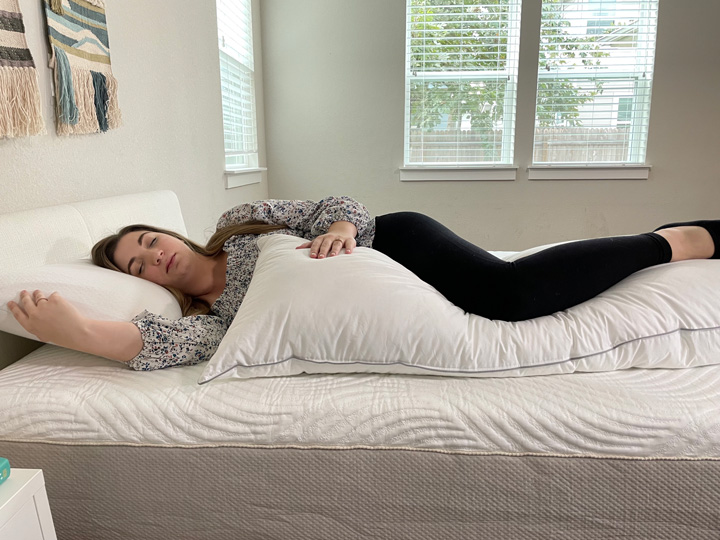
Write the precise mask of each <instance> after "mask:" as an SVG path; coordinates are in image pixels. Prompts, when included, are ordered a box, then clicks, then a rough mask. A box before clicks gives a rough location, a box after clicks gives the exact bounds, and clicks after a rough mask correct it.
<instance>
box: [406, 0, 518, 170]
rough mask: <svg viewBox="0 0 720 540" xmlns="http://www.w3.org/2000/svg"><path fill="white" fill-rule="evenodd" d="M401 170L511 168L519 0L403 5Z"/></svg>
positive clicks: (426, 0)
mask: <svg viewBox="0 0 720 540" xmlns="http://www.w3.org/2000/svg"><path fill="white" fill-rule="evenodd" d="M406 38H407V53H406V54H407V57H406V74H405V81H406V82H405V89H406V100H405V101H406V111H405V165H406V166H436V167H443V166H445V167H447V166H450V167H458V166H463V165H478V164H481V165H491V164H512V162H513V143H514V139H515V103H516V93H517V92H516V88H517V67H518V49H519V41H520V0H494V1H491V0H488V1H482V0H407V29H406Z"/></svg>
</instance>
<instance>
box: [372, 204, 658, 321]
mask: <svg viewBox="0 0 720 540" xmlns="http://www.w3.org/2000/svg"><path fill="white" fill-rule="evenodd" d="M376 226H377V231H376V233H375V240H374V241H373V248H374V249H376V250H378V251H381V252H382V253H384V254H385V255H387V256H389V257H390V258H392V259H394V260H395V261H397V262H399V263H400V264H402V265H403V266H404V267H405V268H407V269H408V270H410V271H412V272H413V273H415V274H416V275H417V276H418V277H419V278H420V279H422V280H423V281H425V282H427V283H429V284H430V285H432V286H433V287H435V288H436V289H437V290H438V291H440V293H442V294H443V295H444V296H445V297H446V298H447V299H448V300H450V301H451V302H452V303H453V304H455V305H456V306H458V307H460V308H462V309H464V310H465V311H467V312H469V313H474V314H476V315H481V316H483V317H486V318H488V319H499V320H504V321H521V320H525V319H532V318H534V317H540V316H542V315H549V314H551V313H555V312H557V311H561V310H563V309H567V308H569V307H572V306H575V305H577V304H580V303H581V302H584V301H585V300H589V299H590V298H593V297H594V296H596V295H598V294H599V293H601V292H602V291H604V290H606V289H608V288H609V287H611V286H612V285H614V284H616V283H617V282H619V281H620V280H622V279H624V278H626V277H627V276H629V275H630V274H632V273H633V272H637V271H638V270H642V269H643V268H647V267H649V266H653V265H656V264H661V263H666V262H670V259H671V257H672V250H671V248H670V244H669V243H668V242H667V240H665V239H664V238H663V237H662V236H660V235H658V234H655V233H646V234H638V235H635V236H621V237H613V238H598V239H593V240H581V241H577V242H570V243H567V244H562V245H559V246H555V247H552V248H548V249H545V250H543V251H540V252H538V253H535V254H533V255H529V256H527V257H524V258H522V259H519V260H517V261H515V262H506V261H503V260H502V259H499V258H497V257H495V256H494V255H491V254H490V253H488V252H487V251H485V250H483V249H481V248H479V247H477V246H475V245H473V244H471V243H470V242H468V241H466V240H463V239H462V238H460V237H459V236H458V235H456V234H455V233H453V232H452V231H451V230H450V229H448V228H447V227H445V226H444V225H442V224H441V223H438V222H437V221H435V220H434V219H432V218H430V217H428V216H425V215H423V214H418V213H415V212H397V213H393V214H386V215H384V216H379V217H377V218H376Z"/></svg>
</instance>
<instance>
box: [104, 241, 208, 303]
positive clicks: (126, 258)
mask: <svg viewBox="0 0 720 540" xmlns="http://www.w3.org/2000/svg"><path fill="white" fill-rule="evenodd" d="M196 255H197V254H196V253H195V252H194V251H193V250H192V249H190V248H189V247H188V246H187V244H185V242H183V241H182V240H179V239H177V238H175V237H174V236H170V235H168V234H163V233H156V232H151V231H133V232H129V233H127V234H126V235H125V236H123V237H122V238H120V240H119V241H118V244H117V248H116V249H115V254H114V256H113V262H114V263H115V264H116V265H117V267H118V268H120V269H121V270H122V271H123V272H126V273H128V274H130V275H132V276H137V277H140V278H142V279H147V280H148V281H152V282H153V283H157V284H158V285H166V286H171V287H176V288H178V289H180V290H184V289H185V285H186V283H187V280H188V277H189V276H190V274H191V271H192V266H193V262H194V260H195V256H196Z"/></svg>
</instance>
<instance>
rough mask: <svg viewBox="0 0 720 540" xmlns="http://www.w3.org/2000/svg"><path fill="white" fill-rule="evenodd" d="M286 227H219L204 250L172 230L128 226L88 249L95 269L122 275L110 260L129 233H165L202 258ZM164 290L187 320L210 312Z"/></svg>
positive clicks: (198, 303) (197, 302) (204, 304)
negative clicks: (236, 240) (233, 241)
mask: <svg viewBox="0 0 720 540" xmlns="http://www.w3.org/2000/svg"><path fill="white" fill-rule="evenodd" d="M286 228H287V227H285V226H284V225H271V224H269V223H264V222H262V221H247V222H245V223H241V224H238V225H228V226H227V227H223V228H222V229H218V230H217V231H215V234H213V235H212V236H211V237H210V240H208V242H207V244H206V245H205V247H203V246H201V245H200V244H196V243H195V242H193V241H192V240H190V239H188V238H185V237H184V236H183V235H181V234H178V233H176V232H174V231H169V230H167V229H161V228H159V227H153V226H151V225H140V224H136V225H128V226H127V227H123V228H122V229H120V230H119V231H118V232H117V233H115V234H113V235H110V236H108V237H107V238H103V239H102V240H100V241H99V242H98V243H97V244H95V245H94V246H93V248H92V261H93V263H94V264H96V265H97V266H101V267H103V268H108V269H110V270H115V271H117V272H123V273H124V274H125V273H127V272H124V271H123V270H122V269H121V268H119V267H118V266H117V265H116V264H115V262H114V261H113V257H114V256H115V250H116V249H117V245H118V242H119V241H120V239H121V238H122V237H123V236H125V235H126V234H128V233H131V232H137V231H149V232H155V233H161V234H167V235H169V236H173V237H175V238H177V239H178V240H181V241H182V242H184V243H185V245H186V246H188V247H189V248H190V249H191V250H193V251H194V252H196V253H199V254H200V255H203V256H205V257H215V256H216V255H218V254H219V253H220V252H221V251H222V248H223V246H224V245H225V242H227V241H228V240H229V239H230V238H232V237H233V236H238V235H240V234H265V233H268V232H272V231H279V230H282V229H286ZM165 288H166V289H167V290H168V291H170V292H171V293H172V295H173V296H174V297H175V299H176V300H177V301H178V303H179V304H180V308H181V310H182V314H183V316H184V317H187V316H188V315H206V314H208V313H209V312H210V305H209V304H208V303H207V302H206V301H204V300H200V299H199V298H193V297H192V296H190V295H187V294H185V293H184V292H182V291H180V290H179V289H176V288H175V287H165Z"/></svg>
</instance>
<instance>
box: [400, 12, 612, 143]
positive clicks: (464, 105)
mask: <svg viewBox="0 0 720 540" xmlns="http://www.w3.org/2000/svg"><path fill="white" fill-rule="evenodd" d="M411 5H412V7H413V12H412V15H411V17H412V26H411V51H410V52H411V56H410V70H411V71H412V72H413V73H415V74H416V73H418V72H422V73H423V74H424V75H425V77H424V80H420V79H416V80H413V81H411V95H412V96H413V98H414V99H413V101H412V102H411V104H410V107H411V124H412V125H413V126H416V127H419V128H422V129H424V130H432V129H435V128H436V127H437V126H438V125H439V124H440V123H441V122H442V120H443V118H447V121H448V125H447V129H450V130H454V129H459V127H460V123H461V122H462V119H463V118H469V120H470V127H471V130H472V131H484V130H492V129H493V128H500V127H501V123H502V118H503V113H504V110H503V109H504V102H505V90H506V86H507V85H506V82H505V81H497V80H489V78H488V75H489V73H488V72H496V71H503V70H504V69H505V68H506V63H507V53H508V41H509V29H508V17H507V12H508V9H509V7H508V5H509V0H412V3H411ZM564 5H565V4H563V3H560V1H559V0H544V2H543V12H544V22H543V35H547V36H551V37H552V38H553V39H554V40H556V41H557V43H556V45H550V44H549V42H548V40H543V41H544V42H543V43H541V44H540V62H539V69H544V70H548V71H552V70H555V69H557V68H560V67H562V66H564V65H566V64H568V63H570V62H572V63H576V62H577V59H580V61H581V62H582V63H583V64H584V65H587V66H590V65H593V63H597V62H599V58H601V57H602V56H604V53H602V52H601V51H600V50H599V47H598V46H597V45H596V44H594V43H593V39H592V38H578V37H576V36H572V35H570V34H569V33H568V32H567V31H566V30H565V28H567V27H568V26H569V24H570V23H569V22H568V21H567V20H566V19H565V18H564V17H563V9H564V7H563V6H564ZM468 20H469V21H470V22H471V24H467V23H463V21H468ZM453 72H463V76H462V77H458V78H455V79H453V78H451V77H452V75H451V74H452V73H453ZM433 73H437V75H436V76H434V77H433ZM441 73H442V74H444V75H441ZM458 75H460V74H459V73H458ZM493 79H494V76H493ZM551 84H552V86H549V84H548V83H545V82H541V84H540V88H539V91H540V95H541V99H540V100H539V102H538V111H537V115H538V119H539V122H540V124H541V125H556V123H562V124H563V125H579V121H578V119H577V118H578V107H579V106H581V105H582V104H583V103H587V102H588V101H590V100H592V99H593V98H594V97H595V96H596V95H597V94H598V93H599V92H601V91H602V88H601V87H599V86H597V85H596V86H594V87H593V88H591V89H584V90H583V89H579V88H578V87H576V86H575V85H573V84H572V82H570V81H569V80H565V81H559V80H555V81H553V82H552V83H551ZM568 102H569V103H571V104H572V105H571V106H568Z"/></svg>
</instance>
